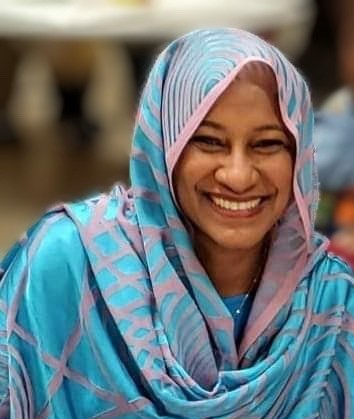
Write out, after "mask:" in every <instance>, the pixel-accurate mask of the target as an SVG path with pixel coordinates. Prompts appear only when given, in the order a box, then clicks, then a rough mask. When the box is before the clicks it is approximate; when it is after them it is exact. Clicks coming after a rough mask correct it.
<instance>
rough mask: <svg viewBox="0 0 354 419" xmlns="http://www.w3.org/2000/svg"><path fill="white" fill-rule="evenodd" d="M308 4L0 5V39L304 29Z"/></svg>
mask: <svg viewBox="0 0 354 419" xmlns="http://www.w3.org/2000/svg"><path fill="white" fill-rule="evenodd" d="M312 5H313V3H312V1H309V0H248V1H247V0H209V1H208V0H188V1H187V0H153V1H151V2H150V3H149V4H147V5H141V6H140V5H131V6H128V5H125V6H123V5H119V4H118V1H117V2H116V3H115V4H113V0H112V1H111V2H104V1H103V0H101V2H98V0H96V1H92V0H76V1H70V0H66V1H64V0H62V1H59V0H57V1H55V0H52V1H49V0H47V1H45V0H42V1H41V0H0V36H9V37H13V36H21V37H23V36H31V37H38V36H50V37H75V36H80V37H82V36H84V37H94V36H110V37H119V38H123V39H126V40H139V41H144V40H146V41H147V42H150V41H152V40H158V39H170V38H174V37H176V36H178V35H180V34H182V33H185V32H186V31H189V30H191V29H195V28H197V27H201V26H204V27H205V26H219V25H222V26H237V27H239V28H244V29H248V30H251V31H255V32H261V31H265V30H268V29H269V28H274V27H284V26H289V27H291V26H294V25H295V26H298V25H301V24H306V23H307V22H308V21H309V19H312V17H313V7H312Z"/></svg>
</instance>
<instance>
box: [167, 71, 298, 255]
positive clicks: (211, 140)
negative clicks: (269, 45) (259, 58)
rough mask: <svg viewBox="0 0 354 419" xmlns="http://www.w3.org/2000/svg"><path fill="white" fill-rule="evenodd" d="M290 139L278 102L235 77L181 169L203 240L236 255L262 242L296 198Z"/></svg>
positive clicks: (186, 207) (185, 203) (182, 194)
mask: <svg viewBox="0 0 354 419" xmlns="http://www.w3.org/2000/svg"><path fill="white" fill-rule="evenodd" d="M292 146H293V139H292V138H289V135H288V134H287V131H286V129H285V127H284V124H283V122H282V120H281V119H280V116H279V112H278V111H277V107H276V105H275V99H274V98H273V99H272V97H271V95H270V94H268V93H267V92H266V91H265V90H264V89H263V88H261V87H260V86H258V85H256V84H254V83H252V82H250V81H247V80H237V79H236V80H235V81H234V82H233V83H232V84H231V85H230V87H229V88H228V89H227V90H226V91H225V92H224V93H223V94H222V95H221V97H220V98H219V99H218V101H217V102H216V103H215V105H214V107H213V108H212V109H211V111H210V112H209V113H208V115H207V116H206V118H205V119H204V120H203V122H202V123H201V124H200V126H199V128H198V129H197V130H196V132H195V133H194V135H193V136H192V138H191V139H190V141H189V142H188V144H187V145H186V147H185V149H184V150H183V152H182V155H181V157H180V158H179V160H178V162H177V165H176V167H175V169H174V172H173V182H174V189H175V193H176V197H177V201H178V203H179V206H180V208H181V210H182V211H183V213H184V215H185V216H186V217H187V218H188V219H189V221H190V222H191V223H192V224H193V226H194V233H195V240H196V242H197V243H198V240H199V241H200V240H201V241H202V243H203V242H205V241H209V242H211V243H212V245H213V246H217V247H218V248H222V249H225V250H226V249H228V250H238V249H239V250H241V249H242V250H247V249H251V248H252V247H254V246H256V245H259V244H260V242H261V241H262V240H263V238H264V237H265V235H266V234H267V232H269V231H270V230H271V228H272V226H273V225H274V224H275V223H276V222H277V220H278V219H279V218H280V217H281V215H282V214H283V212H284V210H285V208H286V206H287V204H288V202H289V199H290V197H291V194H292V186H291V185H292V172H293V168H292V167H293V161H292V153H291V148H292Z"/></svg>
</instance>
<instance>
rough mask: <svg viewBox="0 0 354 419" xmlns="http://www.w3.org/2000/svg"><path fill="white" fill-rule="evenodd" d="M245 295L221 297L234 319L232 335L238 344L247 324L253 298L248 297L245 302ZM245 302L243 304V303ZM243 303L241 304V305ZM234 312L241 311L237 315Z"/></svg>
mask: <svg viewBox="0 0 354 419" xmlns="http://www.w3.org/2000/svg"><path fill="white" fill-rule="evenodd" d="M245 296H246V294H240V295H233V296H231V297H223V299H222V300H223V302H224V304H225V305H226V307H227V309H228V310H229V312H230V314H231V315H232V317H233V319H234V334H235V340H236V343H237V344H238V343H239V342H240V340H241V337H242V333H243V330H244V328H245V326H246V324H247V320H248V316H249V314H250V311H251V307H252V301H253V296H252V295H249V296H248V298H246V300H245ZM244 300H245V302H244V303H243V301H244ZM242 303H243V304H242ZM236 310H241V311H240V313H239V314H237V313H236Z"/></svg>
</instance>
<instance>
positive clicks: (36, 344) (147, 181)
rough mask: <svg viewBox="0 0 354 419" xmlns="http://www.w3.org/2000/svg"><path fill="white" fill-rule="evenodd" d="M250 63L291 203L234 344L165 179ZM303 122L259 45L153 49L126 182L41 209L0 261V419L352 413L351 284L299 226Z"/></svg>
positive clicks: (224, 36) (300, 102)
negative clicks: (271, 88)
mask: <svg viewBox="0 0 354 419" xmlns="http://www.w3.org/2000/svg"><path fill="white" fill-rule="evenodd" d="M253 61H257V62H262V63H264V64H265V65H268V66H269V67H270V68H271V69H272V71H273V72H274V75H275V77H276V81H277V85H278V90H279V104H280V110H281V115H282V118H283V120H284V123H285V124H286V126H287V128H288V129H289V131H290V132H291V133H292V135H293V137H294V138H295V140H296V147H297V150H296V159H295V164H294V166H295V168H294V179H293V196H294V197H293V198H294V199H293V201H292V204H290V205H289V207H288V208H287V210H286V212H285V214H284V215H283V217H282V219H281V220H279V222H278V224H277V225H276V226H275V227H274V232H273V235H272V237H273V240H272V243H271V247H270V250H269V257H268V260H267V263H266V267H265V271H264V274H263V277H262V280H261V283H260V286H259V289H258V291H257V294H256V296H255V300H254V303H253V306H252V310H251V313H250V317H249V319H248V323H247V325H246V328H245V332H244V336H243V339H242V341H241V343H240V346H239V347H236V345H235V342H234V336H233V320H232V318H231V316H230V314H229V312H228V310H227V309H226V307H225V306H224V304H223V302H222V301H221V299H220V297H219V295H218V294H217V292H216V290H215V288H214V287H213V285H212V283H211V281H210V279H209V278H208V277H207V275H206V274H205V271H204V270H203V268H202V267H201V266H200V264H199V262H198V260H197V258H196V256H195V254H194V251H193V247H192V244H191V240H190V236H189V234H188V232H187V231H186V229H185V227H184V224H183V223H182V221H181V218H180V215H179V211H178V209H177V208H176V205H175V201H174V196H173V190H172V187H171V185H172V183H171V173H172V170H173V168H174V166H175V164H176V161H177V160H178V158H179V156H180V154H181V151H182V150H183V147H184V146H185V145H186V143H187V141H188V139H189V138H190V137H191V134H192V133H193V132H194V130H195V129H196V128H197V127H198V125H199V124H200V122H201V121H202V120H203V118H204V117H205V115H206V114H207V113H208V111H209V110H210V108H211V106H212V105H213V104H214V102H215V100H216V99H217V98H218V97H219V96H220V95H221V93H222V92H223V91H225V89H226V88H227V87H228V86H229V84H230V83H231V81H232V80H233V79H234V78H235V76H236V75H237V74H238V72H239V71H240V70H241V69H242V68H243V66H244V65H245V64H247V63H249V62H253ZM312 120H313V116H312V108H311V102H310V98H309V93H308V89H307V87H306V84H305V82H304V81H303V79H302V77H301V76H300V75H299V74H298V73H297V71H296V70H295V69H294V67H293V66H292V65H291V64H290V63H289V62H288V61H287V60H286V59H285V58H284V57H283V56H282V55H281V54H280V53H279V51H277V50H276V49H274V48H273V47H270V46H269V45H268V44H266V43H265V42H263V41H261V40H260V39H259V38H257V37H255V36H253V35H251V34H248V33H246V32H243V31H238V30H233V29H224V30H221V29H218V30H201V31H197V32H193V33H191V34H189V35H187V36H185V37H183V38H181V39H178V40H177V41H175V42H174V43H172V44H171V45H170V46H168V47H167V48H166V50H165V51H163V52H162V54H161V55H160V56H159V57H158V59H157V61H156V63H155V65H154V67H153V68H152V70H151V73H150V76H149V78H148V81H147V84H146V87H145V90H144V92H143V95H142V98H141V103H140V108H139V112H138V116H137V122H136V128H135V133H134V141H133V149H132V155H131V166H130V168H131V184H132V186H131V188H130V189H128V190H126V189H124V188H123V187H121V186H116V187H115V188H114V189H113V191H112V192H111V193H110V194H109V195H101V196H98V197H95V198H92V199H89V200H86V201H84V202H80V203H76V204H72V205H67V206H63V207H59V208H57V209H55V210H53V211H52V212H50V213H49V214H47V215H46V216H45V217H43V219H42V220H40V221H39V222H38V223H37V224H36V225H35V226H34V227H33V228H32V229H31V230H30V231H29V232H28V233H27V235H26V237H24V238H23V239H22V241H21V242H20V243H19V244H18V245H17V246H16V247H15V248H14V249H13V251H12V252H11V253H10V254H9V255H8V256H7V258H5V260H4V262H3V268H2V269H3V275H2V276H3V278H2V284H1V288H0V344H1V346H0V351H1V352H0V406H1V408H0V409H1V410H0V412H1V413H0V417H3V418H5V417H11V418H16V419H21V418H41V419H43V418H82V419H87V418H121V419H134V418H144V419H148V418H149V419H153V418H156V419H157V418H166V419H167V418H168V419H171V418H185V419H187V418H188V419H207V418H223V419H237V418H248V419H250V418H268V419H276V418H279V419H285V418H287V419H300V418H308V419H309V418H313V419H314V418H323V419H330V418H348V419H349V418H353V417H354V406H353V402H354V398H353V396H354V390H353V386H352V385H351V381H352V379H353V373H354V365H353V357H354V320H353V313H354V295H352V294H353V278H352V276H351V274H350V272H349V270H348V268H347V266H346V265H345V264H344V263H342V262H341V261H340V260H338V259H336V258H335V257H334V256H331V255H328V254H327V253H326V250H325V249H326V246H327V241H326V240H324V239H323V238H321V237H320V236H318V235H317V234H316V233H315V232H314V228H313V225H314V217H315V212H316V205H317V180H316V175H315V169H314V163H313V154H314V153H313V146H312Z"/></svg>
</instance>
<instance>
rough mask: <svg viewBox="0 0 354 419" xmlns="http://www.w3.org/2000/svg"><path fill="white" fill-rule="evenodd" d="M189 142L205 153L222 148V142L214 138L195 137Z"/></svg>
mask: <svg viewBox="0 0 354 419" xmlns="http://www.w3.org/2000/svg"><path fill="white" fill-rule="evenodd" d="M191 142H193V143H194V144H196V145H197V146H198V147H200V148H202V149H203V150H207V151H209V150H210V151H214V150H219V149H222V148H223V147H224V144H223V143H222V141H221V140H220V139H218V138H215V137H208V136H204V135H195V136H194V137H192V138H191Z"/></svg>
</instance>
